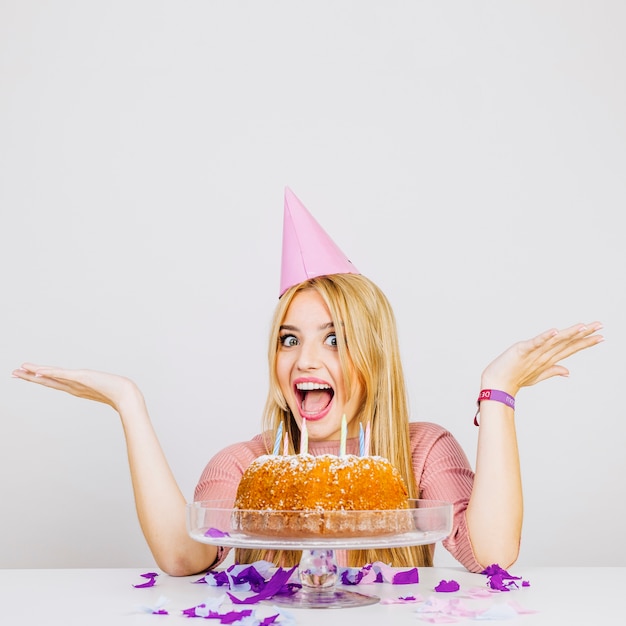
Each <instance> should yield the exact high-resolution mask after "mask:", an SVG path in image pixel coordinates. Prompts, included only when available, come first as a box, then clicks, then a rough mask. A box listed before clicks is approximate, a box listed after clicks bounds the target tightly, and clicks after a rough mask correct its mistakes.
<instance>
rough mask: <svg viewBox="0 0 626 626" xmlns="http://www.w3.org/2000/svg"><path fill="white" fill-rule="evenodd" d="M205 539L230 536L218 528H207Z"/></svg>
mask: <svg viewBox="0 0 626 626" xmlns="http://www.w3.org/2000/svg"><path fill="white" fill-rule="evenodd" d="M204 536H205V537H230V535H229V534H228V533H226V532H224V531H223V530H220V529H219V528H209V530H207V531H206V532H205V533H204Z"/></svg>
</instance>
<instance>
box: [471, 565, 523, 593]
mask: <svg viewBox="0 0 626 626" xmlns="http://www.w3.org/2000/svg"><path fill="white" fill-rule="evenodd" d="M481 573H482V574H484V575H485V576H487V578H488V581H487V584H488V585H489V587H491V589H494V590H496V591H510V590H511V589H512V588H515V589H518V588H519V585H518V584H517V583H516V582H515V581H516V580H520V579H521V576H513V575H511V574H509V572H507V571H506V570H505V569H504V568H502V567H500V566H499V565H498V564H497V563H493V564H492V565H489V567H486V568H485V569H484V570H483V571H482V572H481ZM522 586H523V587H529V586H530V583H529V582H528V581H526V582H524V581H522Z"/></svg>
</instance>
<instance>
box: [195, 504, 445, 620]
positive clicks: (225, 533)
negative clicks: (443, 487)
mask: <svg viewBox="0 0 626 626" xmlns="http://www.w3.org/2000/svg"><path fill="white" fill-rule="evenodd" d="M286 516H287V517H289V524H288V526H289V527H290V528H295V529H297V532H291V533H290V534H287V533H289V531H282V533H283V534H271V533H272V531H271V528H272V527H275V526H276V525H277V524H279V525H281V526H282V525H284V524H285V518H286ZM242 523H243V526H244V527H245V528H250V526H251V525H252V526H253V527H254V532H251V531H249V530H248V531H245V530H242ZM320 524H323V525H324V529H325V530H324V531H323V532H320V531H316V530H315V529H318V528H319V527H320ZM329 528H330V529H331V530H330V531H329V530H328V529H329ZM268 529H269V530H268ZM307 529H309V530H307ZM389 529H391V530H389ZM187 530H188V532H189V534H190V536H191V537H192V538H193V539H195V540H196V541H199V542H201V543H206V544H210V545H214V546H225V547H231V548H248V549H250V548H258V549H264V550H302V558H301V560H300V563H299V565H298V576H299V579H300V583H301V585H302V588H301V589H300V590H299V591H298V592H296V593H294V594H292V595H285V596H282V595H281V596H274V597H272V600H271V602H272V603H273V604H279V605H283V606H290V607H292V608H343V607H355V606H365V605H368V604H375V603H376V602H378V601H379V598H378V597H376V596H371V595H366V594H362V593H357V592H354V591H348V590H345V589H341V588H338V587H337V581H338V567H337V562H336V559H335V550H361V549H365V548H371V549H376V548H395V547H402V546H417V545H427V544H433V543H436V542H437V541H441V540H442V539H445V538H446V537H447V536H448V535H449V534H450V532H451V530H452V505H451V504H450V503H448V502H443V501H441V500H424V499H413V500H409V508H408V509H397V510H393V511H387V510H386V511H324V512H317V511H245V510H244V511H242V510H239V509H233V508H232V502H231V501H226V500H206V501H201V502H192V503H190V504H188V505H187Z"/></svg>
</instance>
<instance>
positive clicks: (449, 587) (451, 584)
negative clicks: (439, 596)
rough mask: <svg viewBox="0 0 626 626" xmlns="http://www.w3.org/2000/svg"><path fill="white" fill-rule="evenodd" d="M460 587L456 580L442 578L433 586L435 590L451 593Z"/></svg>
mask: <svg viewBox="0 0 626 626" xmlns="http://www.w3.org/2000/svg"><path fill="white" fill-rule="evenodd" d="M460 588H461V586H460V585H459V583H458V582H457V581H456V580H442V581H440V582H439V584H438V585H437V586H436V587H435V591H437V592H439V593H452V592H454V591H458V590H459V589H460Z"/></svg>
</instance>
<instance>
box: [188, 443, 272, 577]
mask: <svg viewBox="0 0 626 626" xmlns="http://www.w3.org/2000/svg"><path fill="white" fill-rule="evenodd" d="M266 453H267V449H266V447H265V443H264V440H263V436H262V435H257V436H256V437H254V438H253V439H251V440H250V441H246V442H242V443H235V444H232V445H230V446H228V447H227V448H224V449H223V450H221V451H220V452H218V453H217V454H216V455H215V456H214V457H213V458H212V459H211V460H210V461H209V462H208V463H207V465H206V467H205V468H204V470H203V472H202V474H201V475H200V478H199V480H198V484H197V485H196V488H195V490H194V496H193V499H194V502H199V501H202V500H228V501H230V502H232V504H233V505H234V503H235V497H236V495H237V487H238V486H239V481H240V480H241V477H242V476H243V473H244V471H245V470H246V468H247V467H248V465H250V463H252V461H253V460H254V459H256V458H257V457H259V456H261V455H262V454H266ZM229 552H230V548H226V547H220V548H218V552H217V559H216V560H215V561H214V562H213V564H212V565H211V567H212V568H213V567H217V566H218V565H219V564H220V563H222V561H224V559H225V558H226V556H227V555H228V553H229Z"/></svg>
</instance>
